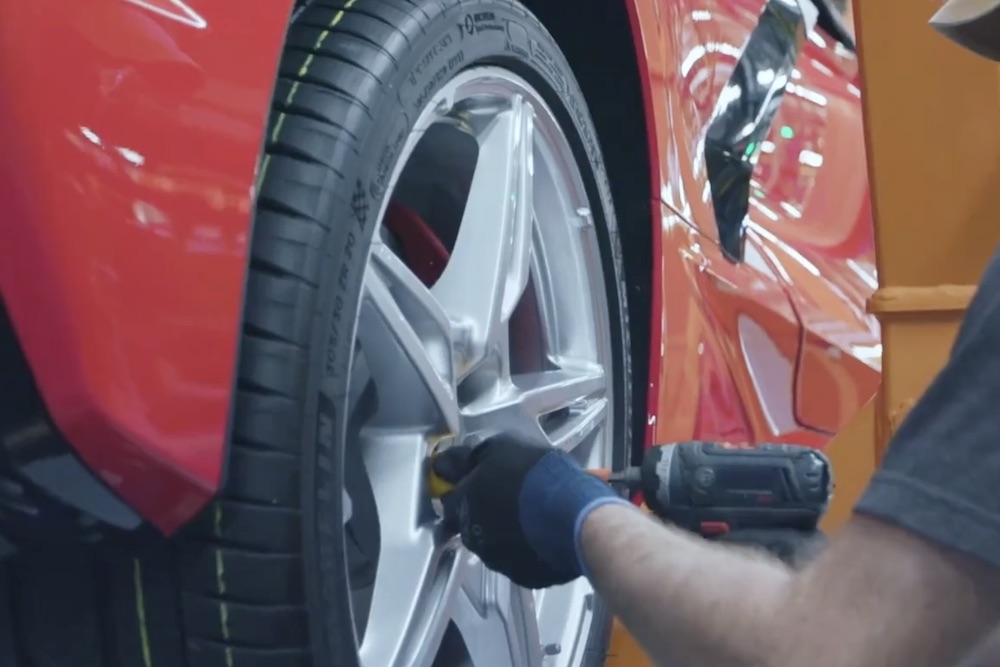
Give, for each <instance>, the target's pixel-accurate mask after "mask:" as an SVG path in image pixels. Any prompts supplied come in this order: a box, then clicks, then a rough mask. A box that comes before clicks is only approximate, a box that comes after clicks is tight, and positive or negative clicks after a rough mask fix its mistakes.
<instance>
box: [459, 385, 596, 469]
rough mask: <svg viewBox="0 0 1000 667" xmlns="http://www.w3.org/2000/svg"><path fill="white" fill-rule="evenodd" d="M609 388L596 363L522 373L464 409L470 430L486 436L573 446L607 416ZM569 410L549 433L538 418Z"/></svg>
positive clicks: (466, 427) (466, 422)
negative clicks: (509, 435)
mask: <svg viewBox="0 0 1000 667" xmlns="http://www.w3.org/2000/svg"><path fill="white" fill-rule="evenodd" d="M606 390H607V383H606V380H605V376H604V370H603V369H602V368H601V367H599V366H596V365H583V366H581V367H580V368H576V369H573V370H557V371H545V372H541V373H533V374H530V375H520V376H517V377H515V378H514V379H513V382H511V383H510V384H508V385H507V386H506V387H505V388H503V389H501V390H499V391H497V392H496V393H492V394H487V395H485V396H484V397H482V398H480V399H479V400H477V401H475V402H473V403H472V404H470V405H469V406H467V407H466V408H465V409H463V410H462V414H463V417H464V419H465V430H466V432H468V433H479V434H481V435H483V436H489V435H494V434H496V433H499V432H501V431H503V432H516V433H519V434H520V435H522V436H523V437H526V438H530V439H533V440H535V441H537V442H539V443H544V444H551V445H556V446H561V447H564V448H567V449H571V448H572V447H575V446H576V445H577V444H579V442H580V441H581V440H582V439H583V438H584V437H585V436H586V435H587V434H589V433H590V432H592V431H593V430H594V429H596V428H597V426H598V425H599V424H600V423H601V421H602V420H603V418H604V415H605V413H606V411H607V400H606V398H605V393H606ZM564 408H567V409H568V414H567V415H566V419H564V420H561V423H560V425H559V427H558V428H557V429H556V430H555V432H554V433H553V434H551V435H550V434H549V433H547V432H546V430H545V429H544V428H543V427H542V425H541V423H540V422H539V419H540V418H542V417H543V416H545V415H547V414H550V413H553V412H556V411H557V410H562V409H564ZM552 436H555V437H552Z"/></svg>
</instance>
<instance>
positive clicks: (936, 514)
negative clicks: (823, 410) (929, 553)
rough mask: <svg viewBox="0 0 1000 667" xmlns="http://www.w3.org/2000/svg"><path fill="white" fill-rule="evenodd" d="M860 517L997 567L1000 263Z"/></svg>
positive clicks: (899, 434)
mask: <svg viewBox="0 0 1000 667" xmlns="http://www.w3.org/2000/svg"><path fill="white" fill-rule="evenodd" d="M835 472H836V471H835ZM855 510H856V511H857V512H858V513H860V514H866V515H870V516H874V517H879V518H881V519H884V520H887V521H889V522H891V523H893V524H896V525H898V526H900V527H902V528H904V529H906V530H908V531H909V532H911V533H913V534H916V535H919V536H921V537H923V538H925V539H927V540H930V541H932V542H935V543H937V544H940V545H943V546H945V547H949V548H952V549H955V550H958V551H961V552H963V553H966V554H968V555H971V556H973V557H976V558H978V559H980V560H982V561H985V562H986V563H988V564H990V565H992V566H994V567H998V568H1000V254H995V255H994V257H993V259H992V260H991V262H990V265H989V266H988V267H987V270H986V272H985V273H984V275H983V278H982V281H981V282H980V286H979V289H978V290H977V292H976V295H975V297H974V298H973V299H972V302H971V303H970V304H969V309H968V310H967V312H966V316H965V319H964V321H963V323H962V326H961V327H960V328H959V333H958V336H957V337H956V340H955V344H954V346H953V347H952V351H951V356H950V358H949V361H948V363H947V364H946V365H945V367H944V368H943V369H942V370H941V372H940V373H939V375H938V376H937V377H936V378H935V379H934V381H933V382H932V383H931V385H930V387H928V389H927V392H926V393H925V394H924V396H923V397H922V398H921V399H920V400H919V401H918V402H917V404H916V405H914V406H913V408H912V409H911V411H910V412H909V414H908V415H907V416H906V418H905V419H904V420H903V423H902V424H901V425H900V427H899V429H898V430H897V431H896V433H895V435H894V436H893V438H892V440H891V442H890V444H889V447H888V450H887V452H886V455H885V458H884V460H883V462H882V466H881V468H880V469H879V470H878V471H877V472H876V473H875V475H874V476H873V478H872V480H871V483H870V485H869V486H868V489H867V490H866V491H865V493H864V495H863V496H862V498H861V499H860V501H859V502H858V504H857V506H856V508H855Z"/></svg>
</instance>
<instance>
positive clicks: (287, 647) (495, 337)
mask: <svg viewBox="0 0 1000 667" xmlns="http://www.w3.org/2000/svg"><path fill="white" fill-rule="evenodd" d="M622 276H623V272H622V266H621V253H620V248H619V247H618V240H617V234H616V228H615V220H614V213H613V207H612V202H611V197H610V193H609V189H608V185H607V183H606V177H605V174H604V171H603V167H602V163H601V158H600V154H599V148H598V144H597V140H596V134H595V130H594V127H593V125H592V122H591V120H590V118H589V116H588V114H587V111H586V107H585V104H584V102H583V96H582V94H581V92H580V90H579V89H578V87H577V85H576V83H575V81H574V78H573V76H572V73H571V71H570V69H569V66H568V65H567V63H566V61H565V59H564V58H563V56H562V55H561V54H560V52H559V49H558V47H557V46H556V44H555V43H554V42H553V40H552V38H551V37H550V36H549V34H548V33H547V32H546V31H545V29H544V28H543V27H542V26H541V25H540V24H539V22H538V21H537V20H536V19H535V18H534V17H533V16H531V15H530V14H529V12H527V11H526V10H525V9H524V8H523V7H522V6H520V5H519V4H517V3H515V2H510V1H506V0H465V1H461V2H456V1H443V0H442V1H440V2H435V1H431V0H428V1H425V2H424V1H421V2H416V1H411V0H348V1H347V2H338V1H333V0H317V1H316V2H313V3H312V4H310V5H308V6H307V7H305V9H303V10H302V11H301V12H300V13H298V14H297V15H296V17H295V19H294V21H293V25H292V26H291V27H290V32H289V37H288V43H287V47H286V50H285V54H284V56H283V60H282V64H281V67H280V77H279V81H278V86H277V90H276V93H275V102H274V111H273V114H272V119H271V123H270V127H269V129H268V136H267V141H266V145H265V155H264V158H263V161H262V165H261V169H260V178H259V190H258V200H257V215H256V220H255V228H254V230H253V240H252V245H251V267H250V274H249V283H248V286H247V295H246V308H245V322H244V327H243V336H242V341H241V358H240V365H239V378H238V387H237V395H236V402H235V414H234V421H233V439H232V447H231V461H230V470H229V475H228V482H227V484H226V488H225V491H224V493H223V494H222V496H221V497H220V498H219V500H218V501H217V502H215V503H214V505H213V506H212V507H211V508H210V510H209V511H208V512H207V513H206V515H205V517H204V519H203V520H202V521H201V522H200V523H199V524H198V525H196V526H194V527H193V528H192V529H191V530H190V531H189V532H188V534H187V535H186V536H185V538H184V540H185V543H184V553H185V559H184V565H183V566H182V570H183V572H182V575H183V581H184V584H183V587H184V596H183V624H184V631H185V634H186V642H185V643H186V646H187V650H188V654H189V660H190V664H191V665H192V666H193V667H233V666H235V667H243V666H250V667H272V666H275V667H278V666H281V667H284V666H291V665H295V666H299V665H302V666H305V665H317V666H334V665H335V666H337V667H349V666H352V665H357V666H361V667H394V666H401V665H406V666H410V665H414V666H416V665H427V666H432V665H433V666H439V667H459V666H466V665H472V666H474V667H495V666H498V665H511V666H518V667H521V666H534V665H542V664H543V659H544V664H545V665H551V666H556V665H558V666H561V667H569V666H571V665H572V666H574V667H575V666H578V665H594V666H597V665H602V664H603V660H604V653H605V648H606V644H607V638H608V633H609V627H610V618H609V617H608V615H607V613H606V611H605V610H604V608H603V607H602V605H601V604H600V602H599V600H597V599H596V598H595V596H594V592H593V589H592V588H591V587H590V586H589V584H588V583H587V582H586V581H585V580H579V581H576V582H573V583H571V584H569V585H566V586H562V587H558V588H554V589H549V590H546V591H541V592H532V591H527V590H523V589H519V588H517V587H516V586H514V585H512V584H511V583H510V582H509V581H508V580H506V579H503V578H501V577H500V576H498V575H495V574H493V573H491V572H488V571H486V570H485V569H484V568H483V566H482V565H481V564H480V563H479V561H478V560H477V559H476V558H475V557H474V556H472V555H470V554H469V553H468V552H466V551H465V550H464V549H462V548H461V546H460V543H459V542H458V540H457V539H456V538H455V537H454V536H452V535H449V534H447V533H446V532H445V531H444V530H443V529H442V526H441V522H440V520H439V513H438V511H437V510H438V508H437V507H436V503H435V502H433V501H431V500H430V498H429V496H428V494H427V488H426V479H425V475H426V460H427V457H428V454H429V453H430V452H431V451H432V449H433V448H434V447H440V446H448V445H450V444H454V443H458V442H467V441H469V440H473V441H481V440H482V439H484V438H486V437H489V436H490V435H491V434H494V433H497V432H500V431H517V432H519V433H521V434H523V435H524V436H525V437H527V438H532V439H535V440H537V441H539V442H543V443H549V444H552V445H553V446H559V447H563V448H565V449H567V450H569V451H571V452H572V453H573V454H574V455H575V456H577V457H578V460H579V461H580V462H581V463H582V464H585V465H601V466H609V465H621V464H623V463H624V462H625V457H626V455H627V453H628V452H629V451H630V442H629V440H630V438H629V433H628V427H627V425H628V424H629V423H630V397H629V395H628V394H629V386H630V382H629V375H630V368H629V357H628V351H629V350H628V337H627V326H626V321H625V307H624V296H623V291H624V290H623V279H622Z"/></svg>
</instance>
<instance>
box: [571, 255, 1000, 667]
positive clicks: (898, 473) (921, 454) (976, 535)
mask: <svg viewBox="0 0 1000 667" xmlns="http://www.w3.org/2000/svg"><path fill="white" fill-rule="evenodd" d="M856 510H857V514H856V515H855V517H854V518H853V519H852V520H851V521H850V522H849V524H848V526H847V527H846V529H845V530H844V531H843V533H842V534H840V535H838V536H837V537H836V538H835V539H833V540H832V542H831V543H830V545H829V546H828V547H827V549H826V550H825V551H824V552H823V553H822V554H821V555H820V556H819V558H818V559H817V560H816V561H814V562H813V563H812V564H810V565H809V566H807V567H806V568H805V569H804V570H802V571H801V572H800V573H798V574H793V573H791V572H789V571H788V570H787V569H785V568H784V567H783V566H782V565H781V564H779V563H777V562H775V561H773V560H771V559H769V558H767V557H764V556H756V557H749V556H747V555H745V554H740V553H737V552H736V551H732V550H729V549H726V548H723V547H722V546H721V545H712V544H709V543H706V542H703V541H701V540H699V539H698V538H695V537H689V536H686V535H684V534H682V533H680V532H679V531H676V530H671V529H668V528H664V527H661V526H659V525H657V524H656V523H655V522H653V521H652V520H650V519H647V518H646V517H644V516H642V514H641V513H640V512H638V511H630V510H628V509H624V508H621V507H608V508H602V509H599V510H596V511H594V512H592V513H591V514H590V515H589V516H588V517H587V519H586V520H585V521H584V523H583V530H582V536H583V537H582V545H583V547H582V548H583V553H584V560H585V561H586V563H587V565H588V566H589V570H590V573H591V578H592V579H593V581H594V583H595V585H596V587H597V588H598V590H600V592H601V593H602V594H603V595H604V596H605V597H606V598H607V599H608V600H609V601H610V604H611V608H612V609H613V610H614V611H615V612H616V613H617V614H620V615H621V616H622V618H623V619H624V620H625V623H626V626H628V627H629V628H630V629H631V630H632V631H633V632H634V633H635V634H636V635H637V636H638V637H639V639H640V641H641V642H642V643H644V644H645V645H646V646H648V647H649V650H650V651H651V652H652V653H653V654H654V655H655V656H657V657H659V656H665V655H667V654H668V653H669V652H671V651H672V652H676V653H677V654H678V656H679V658H680V661H681V662H685V661H688V662H689V663H690V664H693V663H700V664H711V665H715V666H719V667H722V666H723V665H745V664H753V665H780V666H782V667H784V666H788V667H798V666H799V665H811V666H813V667H825V666H827V665H830V666H833V665H837V666H840V665H843V666H845V667H866V666H868V665H871V666H872V667H874V666H876V665H879V666H887V665H888V666H894V665H900V666H905V667H922V666H924V665H926V666H928V667H941V666H942V665H954V664H956V663H957V662H958V661H959V660H960V659H961V658H962V657H963V655H964V654H965V653H966V652H967V651H968V650H969V649H971V648H972V647H973V646H974V645H975V644H978V643H980V641H981V640H982V639H983V638H984V637H985V636H986V634H987V633H988V632H989V631H990V630H992V629H993V627H994V626H995V625H996V624H997V622H998V621H1000V590H998V581H1000V256H995V257H994V259H993V261H992V262H991V263H990V266H989V267H988V269H987V271H986V273H985V274H984V276H983V280H982V283H981V285H980V288H979V290H978V291H977V294H976V296H975V298H974V299H973V301H972V303H971V304H970V306H969V309H968V311H967V313H966V318H965V320H964V322H963V324H962V327H961V329H960V331H959V335H958V337H957V338H956V341H955V345H954V347H953V349H952V354H951V357H950V359H949V361H948V363H947V364H946V365H945V368H944V369H942V371H941V373H940V374H939V375H938V376H937V378H935V380H934V382H933V383H932V384H931V386H930V387H929V388H928V390H927V392H926V393H925V394H924V396H923V397H922V398H921V399H920V401H919V402H918V403H917V404H916V405H915V406H914V408H913V410H912V411H911V412H910V414H909V415H908V416H907V418H906V419H905V420H904V422H903V424H902V425H901V427H900V429H899V431H898V432H897V433H896V434H895V436H894V438H893V440H892V442H891V443H890V446H889V449H888V452H887V454H886V457H885V460H884V461H883V463H882V466H881V467H880V469H879V470H878V472H876V474H875V476H874V477H873V479H872V482H871V484H870V485H869V487H868V489H867V490H866V492H865V494H864V495H863V496H862V498H861V500H860V501H859V503H858V506H857V508H856ZM688 659H689V660H688Z"/></svg>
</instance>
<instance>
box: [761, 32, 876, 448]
mask: <svg viewBox="0 0 1000 667" xmlns="http://www.w3.org/2000/svg"><path fill="white" fill-rule="evenodd" d="M861 123H862V117H861V110H860V91H859V89H858V85H857V60H856V58H855V56H854V54H853V53H851V52H850V51H848V50H846V49H844V48H843V47H841V46H840V45H839V44H838V43H836V42H834V41H833V40H832V39H831V38H830V37H829V36H828V35H825V34H822V33H819V32H814V33H812V34H811V35H810V39H809V41H808V43H807V44H806V46H805V48H804V49H803V52H802V54H801V56H800V57H799V59H798V61H797V63H796V68H795V70H794V71H793V75H792V78H791V80H790V81H789V86H788V91H787V93H786V95H785V99H784V100H783V102H782V105H781V108H780V109H779V110H778V112H777V114H776V118H775V123H774V126H773V128H772V131H771V132H770V133H769V135H768V137H767V140H766V141H765V143H764V145H763V147H762V151H761V154H760V159H759V162H758V164H757V168H756V170H755V173H754V185H753V188H752V192H751V201H752V205H755V207H756V208H757V209H758V210H760V211H763V212H764V213H765V214H763V215H760V216H758V217H757V218H756V219H755V221H754V222H755V224H757V225H758V226H759V229H760V230H761V233H762V234H763V235H764V236H765V237H767V238H769V239H770V242H771V244H772V246H773V253H772V254H773V255H774V261H775V263H776V265H778V266H779V267H780V271H779V274H780V275H781V278H782V280H783V282H784V283H785V284H786V287H787V290H788V293H789V297H790V299H791V302H792V305H793V306H794V308H795V310H796V312H797V314H798V317H799V319H800V321H801V323H802V327H803V332H804V337H803V346H802V352H801V358H800V361H799V364H798V374H797V377H796V415H797V417H798V420H799V421H800V423H802V424H805V425H808V426H810V427H812V428H816V429H820V430H823V431H827V432H830V433H834V432H836V431H838V430H839V429H840V428H842V427H843V426H844V425H845V424H846V423H847V421H848V420H849V419H850V418H851V416H853V414H854V413H855V412H857V410H858V409H860V408H861V407H862V406H863V405H864V403H865V402H867V401H868V399H869V398H871V396H872V395H873V394H874V392H875V391H876V389H877V387H878V382H879V376H880V374H879V370H880V366H881V346H880V333H879V327H878V322H877V320H876V319H875V318H874V317H873V316H871V315H869V314H868V313H867V312H866V310H865V302H866V300H867V298H868V297H869V296H870V295H871V293H872V292H873V291H874V289H875V288H876V287H877V280H876V275H875V257H874V236H873V228H872V219H871V204H870V199H869V194H868V192H869V191H868V182H867V176H866V157H865V150H864V144H863V141H862V137H863V132H862V127H861Z"/></svg>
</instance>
